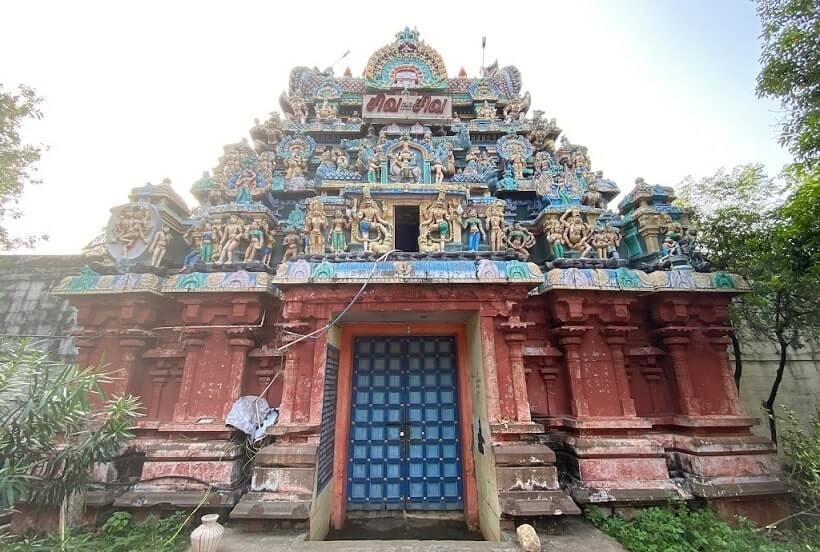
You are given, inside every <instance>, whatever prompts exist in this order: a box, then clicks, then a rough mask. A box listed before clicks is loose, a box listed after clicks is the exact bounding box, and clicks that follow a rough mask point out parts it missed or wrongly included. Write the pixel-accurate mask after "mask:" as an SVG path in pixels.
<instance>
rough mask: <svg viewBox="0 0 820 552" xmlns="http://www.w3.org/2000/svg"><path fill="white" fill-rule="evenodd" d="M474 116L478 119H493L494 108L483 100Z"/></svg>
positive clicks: (494, 114)
mask: <svg viewBox="0 0 820 552" xmlns="http://www.w3.org/2000/svg"><path fill="white" fill-rule="evenodd" d="M476 116H477V117H478V118H479V119H495V116H496V112H495V106H492V105H490V102H488V101H487V100H484V103H483V104H482V105H481V106H479V108H478V109H477V110H476Z"/></svg>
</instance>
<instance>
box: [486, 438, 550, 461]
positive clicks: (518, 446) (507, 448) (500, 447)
mask: <svg viewBox="0 0 820 552" xmlns="http://www.w3.org/2000/svg"><path fill="white" fill-rule="evenodd" d="M493 451H494V452H495V465H496V466H538V465H544V466H551V465H553V464H555V453H554V452H552V449H550V448H549V447H548V446H546V445H542V444H539V443H509V444H507V443H499V444H496V445H493Z"/></svg>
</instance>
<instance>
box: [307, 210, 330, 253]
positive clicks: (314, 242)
mask: <svg viewBox="0 0 820 552" xmlns="http://www.w3.org/2000/svg"><path fill="white" fill-rule="evenodd" d="M326 231H327V217H326V216H325V208H324V206H323V205H322V201H321V200H320V199H318V198H314V199H312V200H311V202H310V205H309V208H308V212H307V216H305V235H306V236H307V239H308V240H307V241H308V253H310V254H311V255H323V254H324V253H325V232H326Z"/></svg>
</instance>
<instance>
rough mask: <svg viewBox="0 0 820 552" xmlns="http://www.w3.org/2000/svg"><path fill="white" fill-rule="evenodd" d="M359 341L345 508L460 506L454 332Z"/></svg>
mask: <svg viewBox="0 0 820 552" xmlns="http://www.w3.org/2000/svg"><path fill="white" fill-rule="evenodd" d="M354 347H355V351H354V364H353V401H352V413H351V422H350V447H349V458H348V487H347V507H348V509H350V510H460V509H462V508H463V501H462V480H461V442H460V440H459V432H458V396H457V393H456V370H455V366H456V359H455V339H454V338H452V337H362V338H357V339H356V341H355V344H354Z"/></svg>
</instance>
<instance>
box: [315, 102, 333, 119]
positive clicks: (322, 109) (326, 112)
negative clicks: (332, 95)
mask: <svg viewBox="0 0 820 552" xmlns="http://www.w3.org/2000/svg"><path fill="white" fill-rule="evenodd" d="M315 110H316V117H317V118H318V119H319V120H320V121H332V120H335V119H336V107H335V106H332V105H330V104H329V103H327V100H324V101H323V102H322V105H318V106H316V107H315Z"/></svg>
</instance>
